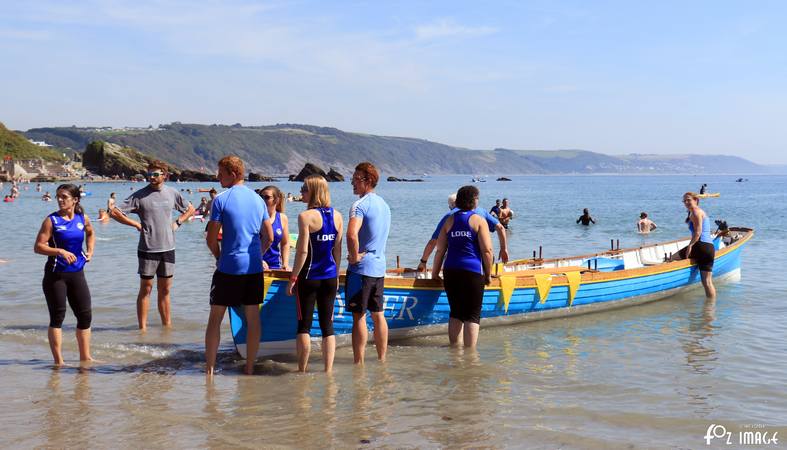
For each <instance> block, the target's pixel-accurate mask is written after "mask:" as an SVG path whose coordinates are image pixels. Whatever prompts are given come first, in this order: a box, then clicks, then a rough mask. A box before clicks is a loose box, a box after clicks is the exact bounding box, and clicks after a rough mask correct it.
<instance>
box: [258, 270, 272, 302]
mask: <svg viewBox="0 0 787 450" xmlns="http://www.w3.org/2000/svg"><path fill="white" fill-rule="evenodd" d="M262 283H263V287H262V299H263V300H265V297H267V296H268V289H270V287H271V284H273V278H271V277H263V279H262ZM260 307H262V303H260Z"/></svg>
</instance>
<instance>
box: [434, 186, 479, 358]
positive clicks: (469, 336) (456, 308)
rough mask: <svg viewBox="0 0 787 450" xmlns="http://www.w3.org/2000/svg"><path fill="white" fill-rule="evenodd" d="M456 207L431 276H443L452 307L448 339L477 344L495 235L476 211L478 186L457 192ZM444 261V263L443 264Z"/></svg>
mask: <svg viewBox="0 0 787 450" xmlns="http://www.w3.org/2000/svg"><path fill="white" fill-rule="evenodd" d="M456 207H457V208H459V211H457V212H455V213H453V214H452V215H451V216H450V217H449V218H448V219H447V220H446V221H445V223H444V224H443V228H441V229H440V235H439V236H438V238H437V253H436V255H435V261H434V265H433V266H432V279H435V280H439V279H440V268H441V267H442V269H443V278H444V281H443V286H444V287H445V294H446V296H447V297H448V304H449V306H450V307H451V314H450V320H449V321H448V340H449V341H450V342H451V345H457V344H458V343H459V342H460V341H459V335H460V334H461V335H462V337H463V341H464V345H465V347H475V345H476V342H478V329H479V327H480V323H481V305H482V303H483V299H484V286H486V285H488V284H489V283H490V282H491V272H490V271H491V267H492V238H491V237H490V235H489V228H488V227H487V224H486V220H484V218H483V217H481V216H479V215H478V214H476V213H475V212H474V211H473V210H474V209H476V208H477V207H478V189H477V188H476V187H475V186H463V187H461V188H460V189H459V191H457V193H456ZM443 260H445V265H444V264H443Z"/></svg>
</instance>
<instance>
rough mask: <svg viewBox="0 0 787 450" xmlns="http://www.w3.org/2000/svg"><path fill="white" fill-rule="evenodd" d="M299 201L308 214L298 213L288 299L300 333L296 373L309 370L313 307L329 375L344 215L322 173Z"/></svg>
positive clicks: (310, 181) (304, 189) (312, 177)
mask: <svg viewBox="0 0 787 450" xmlns="http://www.w3.org/2000/svg"><path fill="white" fill-rule="evenodd" d="M301 197H302V198H303V201H304V203H306V205H307V209H306V211H304V212H302V213H300V214H298V245H297V247H296V250H295V263H294V264H293V268H292V274H291V275H290V282H289V283H288V284H287V295H296V300H295V306H296V311H297V319H298V330H297V331H296V337H295V349H296V352H297V354H298V371H300V372H306V365H307V364H308V363H309V353H310V352H311V329H312V318H313V315H314V305H315V303H316V304H317V317H318V319H319V322H320V331H321V332H322V357H323V361H324V363H325V371H326V372H330V371H331V370H332V369H333V357H334V354H335V352H336V336H334V330H333V303H334V299H336V291H337V289H338V288H339V264H340V262H341V256H342V227H343V222H342V215H341V214H340V213H339V212H338V211H334V209H333V208H332V207H331V194H330V191H329V190H328V182H327V181H325V178H323V177H322V176H321V175H309V176H308V177H306V179H305V180H303V186H302V187H301Z"/></svg>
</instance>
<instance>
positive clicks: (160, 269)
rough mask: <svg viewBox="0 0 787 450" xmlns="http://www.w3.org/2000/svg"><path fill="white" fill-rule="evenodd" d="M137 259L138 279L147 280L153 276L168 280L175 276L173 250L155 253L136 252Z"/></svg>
mask: <svg viewBox="0 0 787 450" xmlns="http://www.w3.org/2000/svg"><path fill="white" fill-rule="evenodd" d="M137 259H139V270H137V273H138V274H139V277H140V278H144V279H148V280H149V279H151V278H153V276H155V275H158V277H159V278H170V277H172V276H174V275H175V250H170V251H167V252H156V253H152V252H143V251H139V250H138V251H137Z"/></svg>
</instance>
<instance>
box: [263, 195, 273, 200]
mask: <svg viewBox="0 0 787 450" xmlns="http://www.w3.org/2000/svg"><path fill="white" fill-rule="evenodd" d="M273 198H274V197H273V196H272V195H263V196H262V199H263V200H272V199H273Z"/></svg>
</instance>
